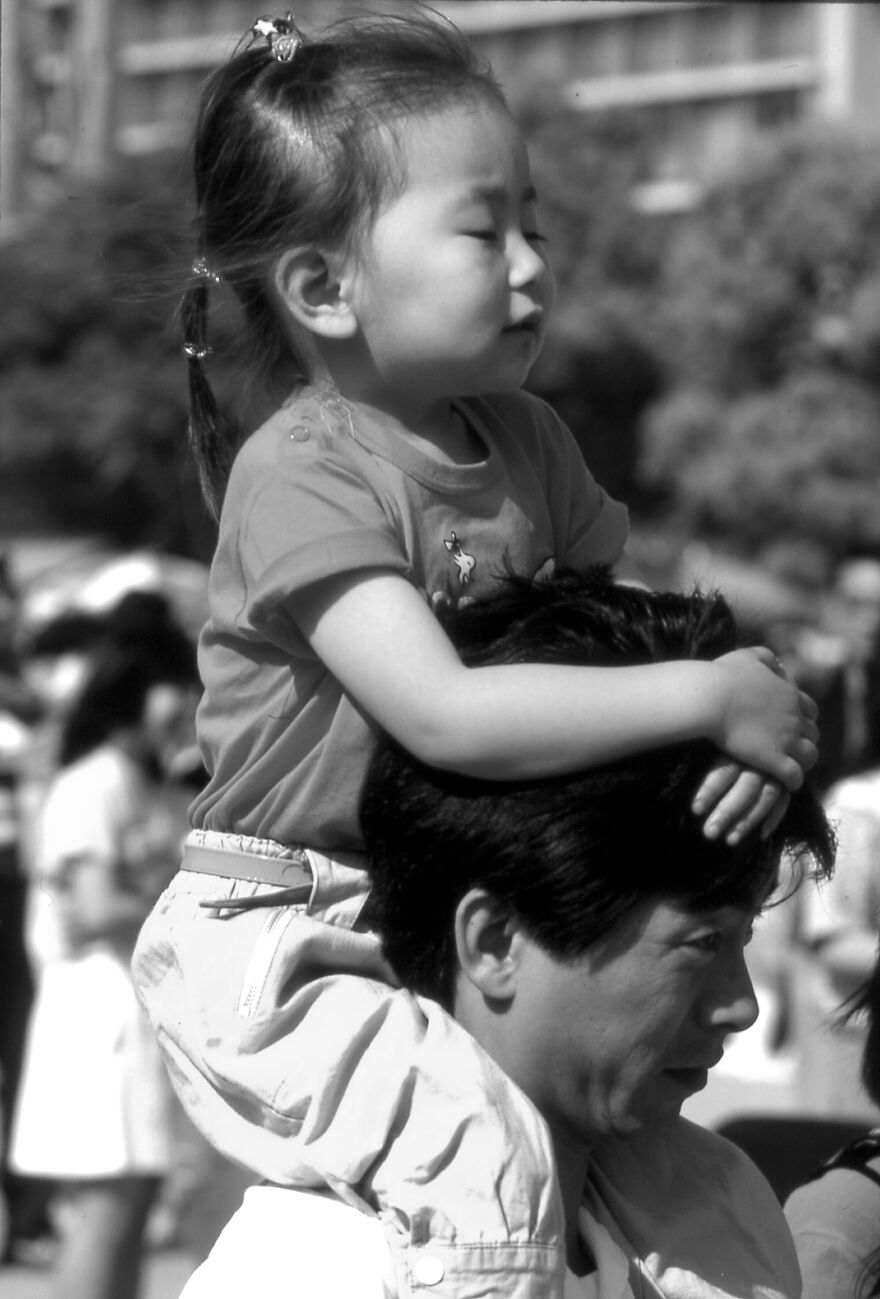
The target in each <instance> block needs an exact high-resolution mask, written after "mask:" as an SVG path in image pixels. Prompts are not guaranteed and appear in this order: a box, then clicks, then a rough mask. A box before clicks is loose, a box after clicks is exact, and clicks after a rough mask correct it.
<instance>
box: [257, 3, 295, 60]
mask: <svg viewBox="0 0 880 1299" xmlns="http://www.w3.org/2000/svg"><path fill="white" fill-rule="evenodd" d="M251 39H252V40H254V41H256V40H260V39H262V40H264V41H265V42H266V44H267V45H268V46H269V52H270V54H271V55H272V58H273V59H275V60H277V62H278V63H289V62H290V60H291V59H292V58H293V56H294V55H295V54H296V52H297V50H298V49H299V47H300V46H301V45H302V43H303V39H302V36H301V35H300V34H299V32H298V31H297V28H296V23H295V22H294V21H293V15H292V14H291V12H290V10H289V9H288V11H287V13H286V14H285V15H284V17H283V18H272V17H268V16H267V17H263V18H258V19H257V21H256V22H255V23H254V25H253V27H252V28H251Z"/></svg>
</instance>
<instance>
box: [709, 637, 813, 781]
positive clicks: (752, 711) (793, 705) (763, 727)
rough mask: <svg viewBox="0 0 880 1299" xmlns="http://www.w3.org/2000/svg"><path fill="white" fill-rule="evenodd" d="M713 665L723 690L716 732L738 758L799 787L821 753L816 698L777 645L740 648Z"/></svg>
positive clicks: (717, 740)
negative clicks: (791, 672) (794, 677)
mask: <svg viewBox="0 0 880 1299" xmlns="http://www.w3.org/2000/svg"><path fill="white" fill-rule="evenodd" d="M712 667H713V668H714V669H715V686H716V692H717V694H716V725H715V729H714V732H713V733H712V734H711V736H710V738H711V739H712V740H714V742H715V743H716V744H717V746H718V748H719V749H721V750H722V752H723V753H726V754H727V755H728V756H729V757H731V758H735V759H736V761H737V762H739V763H742V764H743V765H744V766H746V767H754V768H757V771H758V772H763V773H764V774H765V775H767V776H772V777H773V778H774V779H776V780H778V781H779V782H780V783H781V784H782V785H783V786H784V787H785V788H786V789H789V790H795V789H799V788H800V787H801V785H802V784H803V780H804V773H805V772H807V771H809V770H810V769H811V768H812V767H814V766H815V765H816V762H817V760H818V757H819V751H818V749H817V747H816V745H817V742H818V739H819V730H818V727H817V726H816V718H817V716H818V713H819V710H818V708H817V707H816V704H815V703H814V702H813V700H812V699H811V698H810V697H809V695H806V694H804V692H803V691H802V690H798V688H797V686H795V685H794V684H793V683H792V682H791V681H789V679H788V677H787V676H786V674H785V669H784V668H783V667H782V664H781V663H780V662H779V660H778V659H777V657H776V655H775V654H773V653H772V651H771V650H768V649H763V648H758V649H743V650H734V651H733V653H731V654H724V655H722V656H721V658H718V659H715V660H714V661H713V663H712ZM749 784H751V782H749ZM753 792H754V791H753ZM768 797H769V795H768Z"/></svg>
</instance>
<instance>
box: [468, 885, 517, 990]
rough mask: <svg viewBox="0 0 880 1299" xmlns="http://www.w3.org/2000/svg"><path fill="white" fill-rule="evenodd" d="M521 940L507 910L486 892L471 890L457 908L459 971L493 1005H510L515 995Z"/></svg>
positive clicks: (492, 895) (504, 904) (513, 920)
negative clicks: (503, 1003)
mask: <svg viewBox="0 0 880 1299" xmlns="http://www.w3.org/2000/svg"><path fill="white" fill-rule="evenodd" d="M522 938H523V934H522V929H521V926H520V923H519V921H518V920H517V918H516V916H515V915H514V914H513V913H512V912H511V910H510V907H509V906H508V905H507V904H506V903H503V902H500V901H499V900H498V898H496V897H495V896H494V894H492V893H489V892H488V891H487V890H486V889H471V890H470V891H469V892H468V893H466V894H465V895H464V897H463V898H462V899H461V901H460V902H459V904H458V906H457V907H456V910H455V946H456V951H457V954H458V964H459V968H460V971H461V973H462V975H464V977H465V978H466V979H467V980H468V981H469V982H470V983H471V984H473V986H474V987H475V988H477V989H478V990H479V991H480V992H482V994H483V995H484V996H485V997H487V998H489V999H490V1000H492V1001H510V1000H511V999H512V998H513V996H514V995H515V993H516V986H517V978H518V975H519V965H520V961H519V957H520V953H521V951H522Z"/></svg>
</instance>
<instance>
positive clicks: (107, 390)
mask: <svg viewBox="0 0 880 1299" xmlns="http://www.w3.org/2000/svg"><path fill="white" fill-rule="evenodd" d="M526 126H527V132H528V134H529V137H530V142H531V146H532V153H533V160H534V169H535V172H536V182H537V185H538V188H539V192H540V194H541V212H542V222H543V223H544V225H545V227H546V231H547V234H548V236H549V238H550V254H551V257H552V260H553V264H554V268H555V272H556V279H557V306H556V310H555V313H554V317H553V319H552V322H551V328H550V333H549V336H548V340H547V344H546V346H545V349H544V354H543V355H542V357H541V359H540V361H539V362H538V364H537V366H536V367H535V370H534V372H533V374H532V376H531V379H530V385H529V386H530V387H532V388H533V389H534V390H535V391H537V392H539V393H541V394H542V395H543V396H545V397H546V398H547V399H548V400H550V401H551V402H552V404H553V405H554V406H555V407H556V408H557V409H558V410H559V412H560V414H561V415H562V416H563V418H564V419H566V421H567V422H568V423H569V424H570V426H571V427H572V429H573V430H574V432H575V435H576V437H577V438H578V440H579V442H580V444H581V446H582V447H583V450H584V453H585V456H586V458H587V460H588V462H589V464H590V466H591V468H592V469H593V472H594V473H595V475H596V477H597V478H598V479H599V480H600V481H601V482H603V483H604V484H605V486H606V487H607V488H608V489H609V490H610V491H611V492H612V493H614V494H616V495H619V496H622V497H624V498H625V499H626V500H628V501H629V502H630V504H631V505H633V506H634V507H635V513H636V515H637V516H638V515H641V516H643V517H650V518H653V519H658V520H661V521H662V522H663V523H665V524H666V525H668V526H670V527H671V528H674V529H676V530H678V531H680V532H686V533H687V535H691V536H693V535H701V536H703V537H706V538H707V539H713V538H717V539H723V540H724V542H725V543H726V544H727V545H728V546H732V547H733V548H736V549H740V550H743V551H746V552H749V551H751V552H757V551H758V550H761V549H764V548H766V547H768V546H771V545H779V544H782V543H798V542H799V541H801V540H803V539H807V538H809V539H810V540H811V541H812V542H814V543H815V542H817V541H818V542H819V543H820V544H821V545H822V546H823V548H825V550H826V551H827V553H828V554H829V555H830V556H832V557H837V556H839V555H840V554H842V553H844V552H846V551H851V550H858V549H875V550H878V551H880V510H878V509H877V505H876V502H877V500H878V499H880V240H878V238H877V231H878V230H880V144H877V143H873V144H867V143H864V142H859V141H857V140H855V139H853V138H849V137H846V136H843V135H830V134H827V133H823V132H816V131H813V133H807V132H803V131H802V132H800V133H796V134H791V135H786V136H764V137H760V138H759V139H758V141H757V142H756V146H755V150H754V153H753V155H752V156H751V157H750V158H749V159H748V160H747V161H746V163H745V164H744V165H743V167H742V168H741V170H740V171H739V172H738V174H736V175H731V176H730V177H729V178H727V179H726V180H725V181H724V182H723V183H718V184H717V185H716V186H715V187H714V188H713V190H712V191H711V192H710V193H709V194H708V195H707V197H706V200H705V202H704V203H703V204H702V205H701V206H700V207H699V208H697V209H696V210H694V211H693V212H691V213H688V214H678V215H674V216H673V215H669V216H662V217H661V216H657V215H650V216H649V215H646V214H644V213H642V212H639V211H638V210H636V208H635V207H634V206H633V203H632V194H633V190H634V187H635V186H637V185H638V184H639V183H640V182H641V181H642V180H644V179H645V177H646V175H647V171H648V169H647V161H646V147H645V141H646V139H647V131H646V129H645V122H644V121H643V120H641V119H640V118H638V117H635V116H624V115H620V114H610V115H608V116H604V117H600V118H595V119H594V118H588V117H586V116H584V115H582V114H578V113H574V112H568V111H562V110H560V109H559V108H558V106H553V105H548V104H547V103H542V102H541V99H540V97H539V96H536V98H535V101H534V104H533V109H532V114H531V120H529V121H528V122H527V123H526ZM182 171H183V167H182V163H181V161H180V160H179V159H178V160H174V159H172V160H170V161H168V160H166V161H165V162H164V163H162V164H157V165H156V168H155V170H154V171H153V172H152V173H145V172H144V170H143V167H142V168H141V169H140V171H139V175H138V177H137V179H136V180H125V179H120V180H118V181H117V182H116V183H114V185H112V186H110V187H107V188H105V189H104V190H102V191H101V192H95V193H92V194H85V193H84V194H81V195H79V196H78V197H72V198H71V199H70V200H69V201H68V202H67V203H66V204H65V205H64V206H63V207H61V208H57V209H55V210H54V211H52V212H50V213H46V214H44V215H43V216H42V217H41V218H40V219H39V220H38V221H37V222H36V224H34V225H32V226H31V227H30V228H29V229H28V231H27V232H26V234H25V235H23V236H22V237H20V238H18V239H17V240H15V241H13V242H7V243H6V244H5V245H0V301H2V302H3V304H4V305H3V309H2V311H0V420H2V427H3V438H2V442H0V506H2V511H3V515H2V517H3V530H4V531H6V532H13V531H16V530H29V531H32V530H35V529H40V530H44V531H54V532H58V531H61V532H65V531H69V532H84V531H86V532H95V531H99V532H104V533H106V534H107V536H108V537H110V538H111V539H112V540H114V541H115V542H117V543H119V544H124V545H145V544H148V545H154V546H158V547H161V548H164V549H168V550H171V551H176V552H178V553H182V554H188V555H192V556H195V557H198V558H204V557H206V556H207V554H208V553H209V551H210V548H211V542H212V532H213V530H212V528H211V526H210V525H209V523H208V520H207V518H206V516H205V513H204V511H203V509H202V506H201V503H200V501H199V498H198V491H197V488H196V486H195V482H194V477H193V474H192V472H191V469H190V467H189V465H188V461H187V456H186V439H185V425H186V404H187V394H186V367H185V365H184V364H183V361H182V359H181V356H180V350H179V339H178V337H177V332H176V326H175V321H174V309H175V302H176V298H177V295H178V293H179V291H180V288H181V287H182V282H183V277H184V275H185V273H186V270H187V267H188V263H189V256H190V255H189V241H188V236H187V232H186V215H187V210H186V200H185V197H184V194H185V184H184V182H183V180H182V179H181V175H182ZM236 335H237V318H236V315H235V313H234V311H233V310H232V308H231V307H230V305H229V304H228V303H226V302H224V300H223V293H222V292H220V293H216V292H214V293H212V320H211V333H210V338H211V343H212V346H214V348H215V356H214V357H213V358H212V361H211V367H212V369H211V378H212V382H213V383H214V384H215V386H216V388H217V392H218V397H219V398H220V400H221V404H223V405H224V407H225V408H226V409H228V410H230V412H231V414H232V421H233V428H234V427H235V426H236V424H237V423H242V422H243V423H245V424H247V423H249V422H250V420H251V418H252V416H253V413H254V410H255V406H254V404H253V403H252V404H251V409H250V411H249V412H248V414H247V415H244V414H242V408H241V407H240V405H239V402H240V400H241V399H242V394H243V393H244V392H245V386H244V385H243V383H242V382H241V379H242V366H241V363H240V362H239V363H237V362H236V353H237V350H238V349H237V347H236V346H235V344H236V342H237V337H236ZM245 369H246V364H245Z"/></svg>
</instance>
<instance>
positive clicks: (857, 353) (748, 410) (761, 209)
mask: <svg viewBox="0 0 880 1299" xmlns="http://www.w3.org/2000/svg"><path fill="white" fill-rule="evenodd" d="M878 229H880V142H877V141H873V142H867V141H864V140H859V139H856V138H854V137H851V136H845V135H840V134H831V133H830V132H828V131H827V130H823V131H816V130H815V129H813V130H812V131H810V132H807V131H800V132H798V133H793V134H789V135H784V136H777V137H767V138H765V139H763V140H762V141H761V143H760V147H759V148H756V151H755V154H754V155H753V157H752V158H751V159H750V160H749V162H748V165H747V167H746V168H745V169H744V170H743V172H742V173H741V174H739V175H737V176H733V177H731V178H729V179H728V180H727V181H726V182H725V183H723V184H720V185H718V186H717V187H716V188H715V189H714V190H713V191H712V193H711V194H710V195H709V196H708V198H707V201H706V202H705V204H704V205H702V206H701V208H700V209H699V210H698V211H696V212H695V213H694V214H692V216H690V217H689V218H688V219H687V220H685V221H683V222H682V224H681V226H680V228H679V232H678V235H677V237H676V238H675V239H674V240H672V241H671V242H670V244H669V247H668V250H667V253H668V255H667V260H666V264H665V267H664V273H663V277H662V281H661V283H660V285H659V294H658V310H657V312H656V314H655V316H654V321H655V322H659V323H660V324H661V326H662V328H661V329H660V330H659V331H658V332H657V333H655V334H654V335H653V336H652V342H653V345H654V348H655V351H656V355H657V357H658V360H659V361H660V363H661V365H662V368H663V371H664V373H665V374H666V375H667V377H668V388H667V391H666V392H665V393H664V394H663V396H662V398H660V399H659V400H658V402H657V403H656V404H655V405H654V407H653V408H652V410H651V411H650V412H649V413H648V415H647V417H646V419H645V420H644V424H643V435H644V436H643V444H642V448H643V449H642V455H641V464H640V472H641V477H642V481H643V482H644V483H645V484H647V485H650V486H653V487H655V488H659V489H662V491H663V492H664V493H665V499H666V503H667V505H668V506H669V508H670V510H671V512H672V514H673V516H674V517H675V518H676V519H677V520H678V522H679V523H681V524H683V526H684V527H685V528H686V529H687V530H688V531H691V532H693V531H694V530H697V531H699V532H700V533H702V534H703V535H710V536H711V535H716V536H721V537H723V538H724V539H725V540H726V541H727V542H729V543H731V542H732V543H738V544H739V545H740V546H744V547H746V548H749V549H759V548H760V547H762V546H764V545H766V544H769V543H772V542H777V541H780V540H782V539H785V538H790V539H797V538H805V539H806V538H813V539H821V541H822V543H823V545H824V546H825V547H826V548H827V549H828V551H829V553H830V554H831V555H833V556H839V555H840V554H842V553H844V552H846V551H848V550H859V549H863V550H871V549H878V550H880V512H878V509H877V500H878V499H880V241H878V239H877V231H878Z"/></svg>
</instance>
